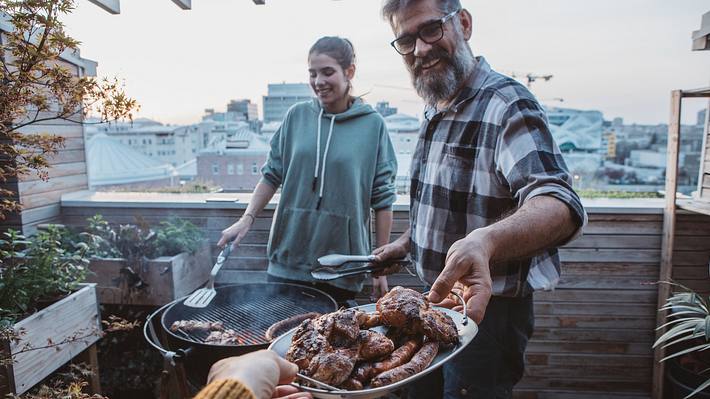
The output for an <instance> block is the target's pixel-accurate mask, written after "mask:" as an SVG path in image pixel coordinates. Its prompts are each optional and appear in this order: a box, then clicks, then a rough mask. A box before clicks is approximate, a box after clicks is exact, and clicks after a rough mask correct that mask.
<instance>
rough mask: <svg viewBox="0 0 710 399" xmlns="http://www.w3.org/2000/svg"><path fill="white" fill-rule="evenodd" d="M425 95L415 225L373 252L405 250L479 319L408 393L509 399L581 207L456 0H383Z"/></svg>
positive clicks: (435, 289) (529, 99)
mask: <svg viewBox="0 0 710 399" xmlns="http://www.w3.org/2000/svg"><path fill="white" fill-rule="evenodd" d="M382 13H383V16H384V18H385V19H386V20H387V21H389V23H390V25H391V27H392V30H393V32H394V37H395V40H394V41H392V43H391V44H392V47H394V49H395V50H396V51H397V52H398V53H399V54H401V55H402V57H403V60H404V64H405V66H406V67H407V69H408V71H409V73H410V75H411V79H412V84H413V85H414V88H415V89H416V90H417V93H418V94H419V95H420V96H421V98H422V99H423V100H424V101H425V102H426V109H425V112H424V115H425V121H424V123H423V124H422V126H421V130H420V135H419V140H418V143H417V147H416V150H415V152H414V159H413V162H412V169H411V179H412V180H411V204H410V228H409V230H408V231H407V232H406V233H404V234H403V235H402V236H401V237H399V238H398V239H397V240H395V241H394V242H392V243H391V244H388V245H386V246H383V247H380V248H378V249H377V250H375V251H374V254H376V255H377V257H378V260H379V261H387V260H389V259H394V258H398V257H401V256H404V255H406V254H407V253H410V254H411V256H412V259H413V261H414V262H415V264H416V269H417V274H418V275H419V277H420V278H421V279H422V280H423V281H424V282H425V283H426V284H428V285H431V293H430V295H429V299H430V300H431V301H432V302H441V304H442V305H444V306H455V303H454V302H453V301H452V300H451V297H447V296H448V295H449V293H450V291H451V290H452V289H454V290H459V291H460V293H461V294H462V295H463V297H464V300H465V301H466V302H467V305H468V313H469V316H471V318H472V319H474V320H475V321H476V322H477V323H479V332H478V335H477V336H476V338H475V339H474V340H473V342H472V343H471V344H470V345H469V346H468V347H467V348H466V349H465V350H464V351H463V352H461V354H460V355H459V356H457V357H456V358H455V359H452V360H451V361H450V362H448V363H446V364H445V365H444V367H443V371H441V372H439V373H438V374H437V373H432V374H431V377H429V376H427V377H425V378H423V379H422V380H420V381H421V383H420V384H418V386H416V387H413V389H411V390H410V394H409V395H410V398H440V397H446V398H460V397H466V398H468V397H471V398H510V397H511V396H512V390H513V386H514V385H515V384H516V383H517V382H518V381H519V380H520V378H521V377H522V375H523V370H524V353H525V347H526V345H527V342H528V339H529V338H530V336H531V334H532V331H533V324H534V316H533V292H534V291H537V290H550V289H552V288H554V287H555V285H556V284H557V283H558V281H559V277H560V260H559V256H558V251H557V249H556V247H558V246H560V245H562V244H563V243H565V242H568V241H569V240H571V239H573V238H575V237H576V236H577V235H578V234H579V233H580V232H581V229H582V227H583V226H584V225H585V224H586V220H587V217H586V214H585V212H584V209H583V207H582V203H581V201H580V199H579V197H578V196H577V194H576V193H575V192H574V190H573V189H572V179H571V176H570V174H569V172H568V170H567V167H566V165H565V162H564V160H563V159H562V155H561V154H560V151H559V148H558V147H557V145H556V144H555V142H554V140H553V138H552V135H551V134H550V129H549V128H548V123H547V117H546V115H545V111H544V109H543V107H542V106H541V105H540V104H539V103H538V102H537V100H536V99H535V97H534V96H533V95H532V94H531V93H530V92H529V91H528V90H527V89H526V88H525V87H524V86H523V85H521V84H520V83H518V82H517V81H515V80H514V79H511V78H509V77H507V76H504V75H502V74H499V73H497V72H495V71H493V70H492V69H491V67H490V66H489V65H488V63H487V62H486V60H485V59H484V58H483V57H481V56H478V57H474V55H473V51H472V50H471V47H470V46H469V44H468V40H469V39H470V38H471V33H472V18H471V14H470V13H469V12H468V11H467V10H465V9H462V8H461V4H460V1H459V0H385V3H384V5H383V10H382Z"/></svg>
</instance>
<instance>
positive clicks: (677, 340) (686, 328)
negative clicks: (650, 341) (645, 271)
mask: <svg viewBox="0 0 710 399" xmlns="http://www.w3.org/2000/svg"><path fill="white" fill-rule="evenodd" d="M667 284H671V285H673V286H675V287H678V288H681V289H682V292H677V293H674V294H673V295H671V297H670V298H668V300H667V301H666V303H665V305H664V306H663V307H662V308H661V309H659V311H668V312H669V314H668V317H667V318H668V321H667V322H666V323H665V324H663V325H662V326H660V327H658V328H657V330H661V329H664V328H668V331H666V332H665V333H664V334H663V335H661V336H660V337H659V338H658V339H657V340H656V342H655V343H654V345H653V347H654V348H656V347H658V346H662V348H669V349H671V350H669V354H668V355H667V356H666V357H664V358H663V359H661V361H662V362H663V361H665V362H666V364H667V365H668V367H667V373H666V377H667V378H668V380H669V381H670V385H671V387H672V390H673V397H676V398H683V397H684V398H689V397H691V396H694V397H697V398H710V393H708V392H706V391H705V390H706V388H708V387H710V351H708V349H710V306H708V301H707V299H706V298H703V297H702V296H701V295H699V294H697V293H696V292H694V291H692V290H691V289H689V288H687V287H685V286H683V285H680V284H676V283H667Z"/></svg>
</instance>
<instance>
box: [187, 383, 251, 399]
mask: <svg viewBox="0 0 710 399" xmlns="http://www.w3.org/2000/svg"><path fill="white" fill-rule="evenodd" d="M194 399H256V396H254V393H253V392H252V391H251V390H250V389H249V388H247V386H246V385H244V384H242V383H241V382H239V381H237V380H217V381H212V382H211V383H210V384H209V385H207V386H206V387H204V388H202V390H201V391H200V392H199V393H198V394H197V396H195V398H194Z"/></svg>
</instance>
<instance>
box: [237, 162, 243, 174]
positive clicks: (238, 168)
mask: <svg viewBox="0 0 710 399" xmlns="http://www.w3.org/2000/svg"><path fill="white" fill-rule="evenodd" d="M237 174H238V175H243V174H244V164H243V163H241V162H240V163H238V164H237Z"/></svg>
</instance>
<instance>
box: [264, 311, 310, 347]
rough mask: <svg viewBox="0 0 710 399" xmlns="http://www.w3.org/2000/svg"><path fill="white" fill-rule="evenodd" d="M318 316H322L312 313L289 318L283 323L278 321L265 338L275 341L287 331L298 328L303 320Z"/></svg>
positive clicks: (267, 331) (265, 334)
mask: <svg viewBox="0 0 710 399" xmlns="http://www.w3.org/2000/svg"><path fill="white" fill-rule="evenodd" d="M318 316H320V313H316V312H310V313H303V314H299V315H296V316H293V317H289V318H288V319H283V320H281V321H277V322H276V323H274V324H272V325H271V327H269V329H268V330H266V333H264V338H266V339H267V340H268V341H273V339H274V338H276V337H278V336H279V335H281V334H283V333H285V332H286V331H289V330H290V329H292V328H295V327H298V325H299V324H301V322H302V321H303V320H308V319H314V318H316V317H318Z"/></svg>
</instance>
